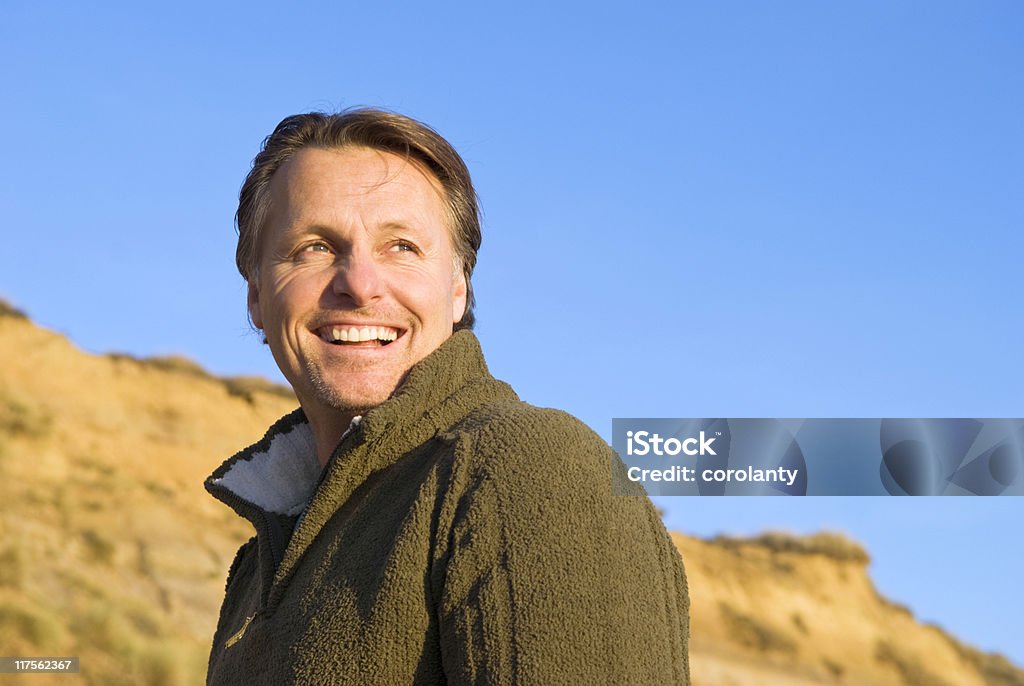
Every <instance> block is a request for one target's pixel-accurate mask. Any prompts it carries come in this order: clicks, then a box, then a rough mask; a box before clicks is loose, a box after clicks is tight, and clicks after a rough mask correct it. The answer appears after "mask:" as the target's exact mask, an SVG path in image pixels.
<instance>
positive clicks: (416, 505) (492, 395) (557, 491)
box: [206, 331, 690, 686]
mask: <svg viewBox="0 0 1024 686" xmlns="http://www.w3.org/2000/svg"><path fill="white" fill-rule="evenodd" d="M621 473H622V465H621V462H620V461H619V459H618V457H617V456H616V455H615V454H614V453H613V452H612V450H611V449H610V448H609V447H608V446H607V444H605V443H604V442H603V441H602V440H601V439H600V438H599V437H598V436H596V435H595V434H594V433H593V432H592V431H590V430H589V429H588V428H587V427H586V426H585V425H583V424H582V423H581V422H580V421H578V420H577V419H575V418H573V417H571V416H569V415H567V414H565V413H563V412H559V411H556V410H549V409H540V408H536V407H532V406H530V405H527V404H525V403H523V402H521V401H520V400H519V399H518V398H517V397H516V395H515V393H514V392H513V391H512V389H511V388H510V387H509V386H507V385H506V384H504V383H502V382H500V381H497V380H495V379H494V378H493V377H492V376H491V375H490V374H489V373H488V371H487V367H486V365H485V364H484V359H483V355H482V354H481V352H480V347H479V344H478V342H477V339H476V337H475V336H474V335H473V334H472V333H470V332H468V331H463V332H458V333H456V334H454V335H453V336H452V337H451V338H449V339H448V340H447V341H446V342H445V343H444V344H442V345H441V346H440V347H439V348H438V349H437V350H436V351H434V352H433V353H432V354H431V355H429V356H428V357H427V358H426V359H424V360H423V361H422V362H420V363H419V364H417V365H416V366H415V367H413V369H412V370H411V371H410V374H409V376H408V378H407V380H406V382H405V383H404V384H403V385H402V386H401V387H400V389H399V390H398V391H397V392H396V393H395V395H394V396H393V397H392V398H391V399H389V400H388V401H387V402H385V403H383V404H382V405H380V406H378V407H376V408H374V409H373V410H371V411H369V412H368V413H367V414H366V416H365V417H364V418H363V419H362V421H361V422H359V423H358V424H355V423H354V425H353V428H352V429H351V430H350V431H349V433H348V434H346V435H345V437H344V438H343V439H342V440H341V442H340V443H339V445H338V447H337V449H336V450H335V452H334V454H333V456H332V458H331V460H330V462H329V463H328V465H327V467H326V468H325V469H324V470H323V472H322V473H321V471H320V469H319V466H318V464H317V462H316V455H315V449H314V443H313V438H312V432H311V430H310V428H309V424H308V423H307V422H306V419H305V416H304V415H303V414H302V412H301V410H296V411H295V412H293V413H292V414H290V415H288V416H286V417H284V418H283V419H281V420H280V421H278V422H277V423H276V424H275V425H274V426H272V427H271V428H270V430H269V431H268V432H267V435H266V436H265V437H264V438H263V439H262V440H261V441H260V442H258V443H256V444H255V445H253V446H251V447H249V448H247V449H245V450H243V451H242V452H240V453H238V454H236V455H235V456H233V457H232V458H230V459H229V460H228V461H227V462H225V463H224V464H223V465H222V466H221V467H220V468H219V469H217V470H216V471H215V472H214V473H213V474H212V475H211V476H210V478H209V479H208V480H207V481H206V488H207V490H209V491H210V492H211V493H212V494H213V495H214V496H216V497H217V498H218V499H220V500H222V501H223V502H225V503H226V504H228V505H230V506H231V507H232V508H233V509H234V510H235V511H236V512H237V513H238V514H239V515H241V516H243V517H245V518H247V519H248V520H249V521H251V522H252V524H253V525H254V526H255V528H256V536H254V537H253V538H252V539H251V540H250V541H249V542H248V543H246V544H245V545H243V546H242V547H241V548H240V549H239V551H238V554H237V556H236V558H235V561H234V563H233V564H232V565H231V570H230V571H229V573H228V581H227V590H226V595H225V599H224V604H223V606H222V608H221V613H220V618H219V621H218V623H217V630H216V633H215V634H214V638H213V647H212V651H211V654H210V661H209V671H208V674H207V684H211V685H212V684H217V685H222V684H223V685H227V684H239V685H242V684H244V685H246V686H251V685H253V684H274V685H278V684H381V685H387V686H395V685H397V684H417V685H420V684H423V685H426V684H545V685H547V684H573V685H578V684H585V685H586V686H593V685H595V684H615V685H620V684H658V685H662V684H689V683H690V676H689V660H688V655H687V644H688V632H689V620H688V609H689V608H688V598H687V589H686V577H685V574H684V572H683V565H682V561H681V560H680V558H679V554H678V553H677V551H676V549H675V547H674V546H673V545H672V542H671V540H670V539H669V537H668V535H667V533H666V532H665V529H664V527H663V525H662V523H661V521H660V519H659V517H658V515H657V513H656V511H655V509H654V508H653V506H652V505H651V503H650V502H649V501H648V500H647V498H646V497H644V496H642V495H637V496H621V495H612V479H613V478H615V479H621V478H622V477H621ZM307 503H308V506H307ZM300 515H301V516H300Z"/></svg>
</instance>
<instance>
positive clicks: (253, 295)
mask: <svg viewBox="0 0 1024 686" xmlns="http://www.w3.org/2000/svg"><path fill="white" fill-rule="evenodd" d="M248 306H249V319H250V320H251V321H252V325H253V326H255V327H256V328H257V329H262V328H263V316H262V315H261V314H260V293H259V291H258V290H256V286H255V285H253V284H252V282H250V283H249V296H248Z"/></svg>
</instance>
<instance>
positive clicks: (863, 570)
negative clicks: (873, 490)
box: [674, 533, 1024, 686]
mask: <svg viewBox="0 0 1024 686" xmlns="http://www.w3.org/2000/svg"><path fill="white" fill-rule="evenodd" d="M674 538H675V541H676V545H677V546H678V547H679V549H680V552H681V553H682V555H683V557H684V560H685V561H686V568H687V573H688V575H689V579H690V588H691V608H692V610H691V613H692V614H691V619H692V623H693V627H692V634H693V636H692V642H691V659H692V661H693V673H694V674H695V675H697V677H696V678H695V680H694V681H695V684H698V685H704V686H719V685H722V686H725V685H728V684H763V685H765V686H772V685H774V684H780V685H781V684H848V685H849V684H863V685H865V686H868V685H878V686H886V685H892V686H897V685H899V684H928V685H933V686H975V685H978V686H981V685H984V684H989V685H991V684H1001V685H1007V686H1008V685H1010V684H1024V672H1021V671H1020V670H1018V669H1016V668H1015V667H1013V666H1012V665H1011V664H1010V663H1009V662H1007V661H1006V660H1004V659H1002V658H1000V657H998V656H992V655H987V654H984V653H981V652H979V651H977V650H974V649H972V648H969V647H967V646H965V645H963V644H961V643H960V642H959V641H957V640H956V639H954V638H953V637H952V636H951V635H950V634H948V633H946V632H945V631H943V630H942V629H940V628H938V627H935V626H928V625H923V624H921V623H920V622H918V621H917V620H916V619H914V617H913V615H912V614H911V613H910V611H909V610H908V609H906V608H905V607H903V606H901V605H898V604H896V603H894V602H891V601H889V600H887V599H885V598H883V597H881V596H880V595H879V594H878V592H877V591H876V590H875V587H874V585H873V584H872V582H871V579H870V578H869V576H868V573H867V565H868V562H869V557H868V555H867V553H866V551H864V550H863V549H862V548H861V547H860V546H858V545H857V544H855V543H853V542H851V541H848V540H846V539H845V538H843V537H842V536H840V535H837V534H827V533H824V534H818V535H815V536H810V537H793V536H788V535H785V534H766V535H763V536H760V537H757V538H753V539H727V538H722V539H716V540H712V541H705V540H699V539H695V538H691V537H687V536H682V535H674Z"/></svg>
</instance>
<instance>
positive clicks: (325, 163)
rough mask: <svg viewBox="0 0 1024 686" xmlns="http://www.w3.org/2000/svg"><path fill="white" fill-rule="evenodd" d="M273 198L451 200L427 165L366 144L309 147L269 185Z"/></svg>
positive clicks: (280, 171)
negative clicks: (379, 196)
mask: <svg viewBox="0 0 1024 686" xmlns="http://www.w3.org/2000/svg"><path fill="white" fill-rule="evenodd" d="M270 190H271V193H272V195H279V196H281V197H287V198H289V199H292V198H294V197H296V196H299V197H303V196H308V195H311V194H315V193H322V194H324V195H326V196H335V197H338V198H339V199H344V200H350V201H358V200H359V199H360V198H361V197H366V196H370V195H374V194H380V193H383V194H384V195H397V196H400V195H403V194H408V195H412V196H416V195H423V196H425V195H427V194H428V193H429V194H430V195H433V196H435V197H436V198H437V200H438V201H440V202H442V203H443V202H444V201H445V200H446V197H445V191H444V188H443V186H442V185H441V182H440V180H438V178H437V177H436V176H435V175H434V174H433V173H432V172H431V171H430V170H429V169H427V168H426V167H425V166H424V165H423V164H422V163H420V162H418V161H417V160H415V159H413V158H409V157H401V156H399V155H397V154H395V153H392V152H389V151H386V150H378V149H375V148H367V147H362V146H358V147H357V146H345V147H340V148H323V147H314V146H307V147H304V148H302V149H301V150H299V151H298V152H296V153H295V154H294V155H293V156H292V157H291V158H289V159H288V160H286V161H285V162H284V163H283V164H282V165H281V167H280V168H279V169H278V170H277V172H275V174H274V175H273V177H272V178H271V181H270Z"/></svg>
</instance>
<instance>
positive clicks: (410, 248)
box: [391, 241, 419, 253]
mask: <svg viewBox="0 0 1024 686" xmlns="http://www.w3.org/2000/svg"><path fill="white" fill-rule="evenodd" d="M391 250H392V251H394V252H411V253H417V252H419V248H417V247H416V246H415V245H413V244H412V243H410V242H409V241H395V243H394V245H392V246H391Z"/></svg>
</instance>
